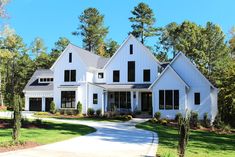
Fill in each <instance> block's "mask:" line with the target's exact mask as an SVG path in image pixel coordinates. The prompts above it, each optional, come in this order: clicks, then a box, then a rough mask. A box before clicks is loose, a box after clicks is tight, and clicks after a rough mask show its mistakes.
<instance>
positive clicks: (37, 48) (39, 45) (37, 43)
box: [30, 37, 46, 57]
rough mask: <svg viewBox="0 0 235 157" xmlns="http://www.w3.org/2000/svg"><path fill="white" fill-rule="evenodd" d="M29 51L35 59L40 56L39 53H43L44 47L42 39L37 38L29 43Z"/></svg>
mask: <svg viewBox="0 0 235 157" xmlns="http://www.w3.org/2000/svg"><path fill="white" fill-rule="evenodd" d="M30 49H31V51H32V53H33V54H34V55H35V56H36V57H38V56H40V54H41V53H45V52H46V47H45V44H44V41H43V39H42V38H39V37H37V38H35V39H34V41H33V42H32V43H31V46H30Z"/></svg>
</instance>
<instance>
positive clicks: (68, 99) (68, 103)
mask: <svg viewBox="0 0 235 157" xmlns="http://www.w3.org/2000/svg"><path fill="white" fill-rule="evenodd" d="M61 107H62V108H75V91H61Z"/></svg>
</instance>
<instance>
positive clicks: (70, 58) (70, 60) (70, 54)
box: [69, 53, 72, 63]
mask: <svg viewBox="0 0 235 157" xmlns="http://www.w3.org/2000/svg"><path fill="white" fill-rule="evenodd" d="M69 63H72V53H69Z"/></svg>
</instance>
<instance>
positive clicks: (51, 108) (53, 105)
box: [50, 101, 56, 114]
mask: <svg viewBox="0 0 235 157" xmlns="http://www.w3.org/2000/svg"><path fill="white" fill-rule="evenodd" d="M50 113H52V114H55V113H56V108H55V103H54V101H52V102H51V103H50Z"/></svg>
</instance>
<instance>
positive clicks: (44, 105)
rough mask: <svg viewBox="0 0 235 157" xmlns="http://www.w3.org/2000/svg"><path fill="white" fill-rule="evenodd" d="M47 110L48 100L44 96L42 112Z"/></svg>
mask: <svg viewBox="0 0 235 157" xmlns="http://www.w3.org/2000/svg"><path fill="white" fill-rule="evenodd" d="M45 109H46V98H45V97H44V96H43V97H42V111H45Z"/></svg>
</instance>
